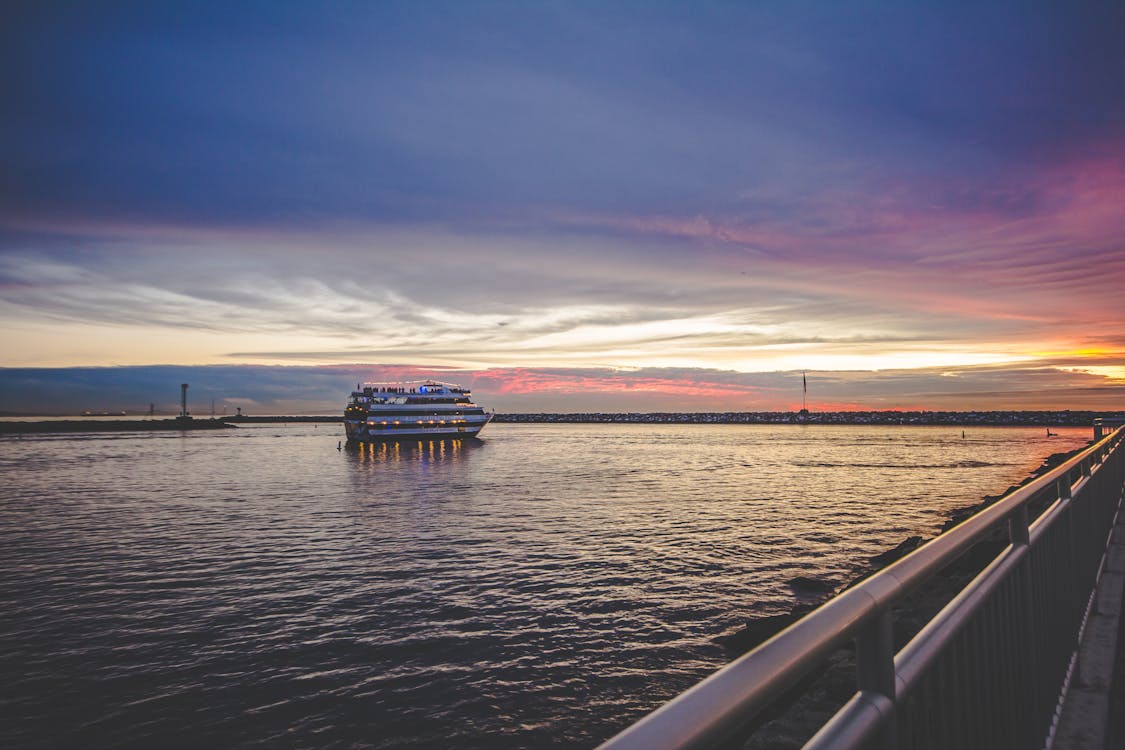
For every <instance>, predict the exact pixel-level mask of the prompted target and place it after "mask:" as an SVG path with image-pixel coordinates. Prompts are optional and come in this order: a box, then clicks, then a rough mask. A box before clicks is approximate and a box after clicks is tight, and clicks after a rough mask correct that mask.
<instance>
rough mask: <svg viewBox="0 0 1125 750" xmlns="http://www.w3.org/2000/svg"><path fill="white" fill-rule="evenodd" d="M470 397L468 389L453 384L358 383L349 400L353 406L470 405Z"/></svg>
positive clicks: (417, 382) (437, 382)
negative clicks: (358, 404)
mask: <svg viewBox="0 0 1125 750" xmlns="http://www.w3.org/2000/svg"><path fill="white" fill-rule="evenodd" d="M471 395H472V393H471V391H470V390H469V389H468V388H463V387H461V386H459V385H455V384H453V383H442V382H439V381H436V380H417V381H405V382H404V381H394V382H369V383H358V384H356V389H355V390H354V391H352V394H351V399H352V403H353V404H355V403H363V404H390V403H394V404H406V403H415V404H416V403H427V404H437V403H457V404H469V403H472V401H471V398H470V397H471Z"/></svg>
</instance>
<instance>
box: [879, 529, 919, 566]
mask: <svg viewBox="0 0 1125 750" xmlns="http://www.w3.org/2000/svg"><path fill="white" fill-rule="evenodd" d="M921 545H922V537H920V536H912V537H910V538H908V539H904V540H902V542H901V543H899V545H898V546H897V547H895V548H894V549H890V550H887V551H886V552H883V553H882V554H879V555H875V556H874V557H870V558H868V561H869V562H870V563H871V564H872V565H878V566H879V567H883V566H886V565H890V564H891V563H893V562H894V561H895V560H897V559H899V558H900V557H906V555H907V554H909V553H911V552H913V551H914V550H916V549H918V547H920V546H921Z"/></svg>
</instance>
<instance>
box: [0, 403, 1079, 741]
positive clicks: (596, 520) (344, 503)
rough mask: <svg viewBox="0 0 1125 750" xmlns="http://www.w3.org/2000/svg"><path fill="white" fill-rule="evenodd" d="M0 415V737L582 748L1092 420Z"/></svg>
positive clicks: (1072, 439)
mask: <svg viewBox="0 0 1125 750" xmlns="http://www.w3.org/2000/svg"><path fill="white" fill-rule="evenodd" d="M1058 432H1059V433H1061V434H1060V435H1059V436H1058V437H1055V438H1051V439H1047V438H1046V436H1045V431H1044V430H1042V429H1032V428H977V429H970V430H968V434H967V437H966V439H964V440H963V439H962V438H961V431H960V428H938V427H919V428H909V427H900V428H895V427H828V426H816V427H798V426H765V425H717V426H708V425H660V426H647V425H515V424H494V425H490V426H489V427H488V428H487V429H486V431H485V433H484V438H485V439H484V440H482V441H480V442H472V443H453V444H448V445H442V444H426V445H423V446H421V447H418V446H415V447H398V448H395V447H384V448H381V449H378V450H376V451H374V452H363V453H349V452H346V451H344V452H338V451H337V450H336V447H337V441H338V440H339V439H340V434H339V433H340V427H339V426H337V425H321V426H316V427H314V426H313V425H291V426H283V425H264V426H255V427H242V428H239V429H237V430H230V431H224V432H221V433H215V432H200V433H186V434H183V435H179V434H164V433H151V434H136V435H127V434H104V435H83V436H72V435H68V436H36V437H24V438H22V439H19V438H5V439H2V440H0V562H2V563H3V570H4V575H3V576H2V579H0V601H2V602H3V609H2V611H0V670H2V672H3V674H4V676H5V677H4V679H3V681H0V716H3V720H2V721H0V746H2V747H57V746H84V747H109V746H113V747H151V746H154V745H176V746H180V745H182V746H201V745H206V744H212V745H216V746H224V747H225V746H235V747H254V746H270V747H273V746H286V747H379V748H393V747H411V748H444V747H453V746H456V747H464V748H474V747H481V748H483V747H488V748H494V747H496V748H522V747H575V746H577V747H582V746H590V745H593V744H596V743H597V742H598V741H600V740H603V739H605V738H607V737H609V736H611V735H612V734H614V733H615V732H616V731H618V730H620V729H621V728H623V727H624V726H626V725H627V724H628V723H630V722H631V721H632V720H634V719H636V718H638V717H639V716H641V715H643V714H644V713H646V712H647V711H648V710H650V709H652V708H654V707H655V706H656V705H658V704H659V703H661V702H663V701H664V700H666V699H667V698H669V697H671V696H673V695H675V694H676V693H678V692H680V691H681V690H683V689H685V688H686V687H688V686H690V685H691V684H693V683H694V682H696V681H697V680H698V679H700V678H701V677H703V676H705V675H706V674H709V673H710V672H711V671H713V670H714V669H716V668H717V667H719V666H721V665H722V664H723V663H725V662H726V660H727V659H728V658H729V655H728V654H726V653H725V652H724V650H723V649H722V648H721V647H720V646H718V645H717V644H716V642H715V638H716V636H718V635H720V634H722V633H724V632H730V631H732V630H734V629H737V628H738V627H739V626H741V625H742V624H743V623H744V621H745V619H746V617H748V616H752V615H760V614H773V613H777V612H781V611H787V610H788V609H789V608H790V607H791V606H792V604H793V603H794V594H793V591H792V590H791V589H790V588H789V587H788V586H787V585H786V581H787V580H789V579H791V578H793V577H795V576H798V575H804V576H816V577H820V578H825V579H828V580H832V581H837V582H842V581H845V580H847V579H848V578H849V577H850V576H851V575H853V574H854V572H855V570H856V569H857V567H858V566H859V565H861V564H862V563H863V561H864V560H865V558H867V557H869V556H871V555H874V554H877V553H879V552H882V551H884V550H885V549H887V548H889V547H891V546H893V545H895V544H897V543H898V542H899V541H900V540H901V539H902V538H904V537H906V536H910V535H912V534H922V535H926V536H929V535H932V534H934V533H936V531H937V530H938V529H939V528H940V526H941V524H942V522H943V521H944V520H945V517H946V513H947V512H948V511H949V510H950V509H952V508H956V507H960V506H964V505H967V504H970V503H973V502H976V501H978V500H979V499H980V498H981V496H983V495H986V494H995V493H998V492H1000V491H1002V490H1004V489H1005V488H1006V487H1007V486H1008V485H1010V484H1012V483H1014V482H1016V481H1018V480H1019V479H1021V478H1022V477H1024V476H1025V475H1026V474H1027V473H1028V472H1029V471H1030V470H1031V469H1033V468H1035V467H1036V466H1037V465H1038V464H1039V463H1040V461H1041V460H1042V459H1043V458H1044V457H1045V456H1046V455H1048V454H1050V453H1052V452H1058V451H1063V450H1069V449H1072V448H1076V447H1079V446H1081V445H1083V444H1085V443H1086V441H1087V440H1088V438H1089V430H1088V429H1063V428H1059V429H1058Z"/></svg>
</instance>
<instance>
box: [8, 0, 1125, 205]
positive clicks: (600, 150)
mask: <svg viewBox="0 0 1125 750" xmlns="http://www.w3.org/2000/svg"><path fill="white" fill-rule="evenodd" d="M1123 16H1125V11H1123V10H1122V6H1121V5H1120V4H1119V3H1068V4H1050V3H1038V2H1012V3H987V4H979V3H952V4H951V3H925V4H920V3H909V4H893V3H861V4H837V3H813V2H796V3H776V4H724V3H704V4H695V3H692V4H655V3H610V4H564V3H559V4H542V3H535V4H527V3H514V2H513V3H405V2H403V3H377V4H375V3H331V4H326V5H318V4H311V5H310V4H296V3H273V2H244V3H188V4H180V3H172V4H152V3H132V2H121V3H96V4H76V3H26V4H24V6H23V7H17V8H15V9H14V10H9V11H8V15H7V19H6V20H7V22H6V23H4V24H0V27H2V28H3V31H0V35H2V36H0V46H2V47H3V50H4V51H3V53H2V54H3V56H4V58H3V63H4V64H3V65H2V66H0V67H2V69H3V72H2V73H0V75H3V79H2V96H3V102H2V106H3V111H4V117H3V121H2V123H3V124H2V125H0V135H2V136H3V137H2V138H0V201H2V204H3V205H2V210H3V214H4V218H6V219H9V220H11V219H13V218H28V217H39V218H46V219H52V220H60V221H61V220H66V219H70V218H75V217H82V218H91V217H98V218H103V219H104V218H112V219H115V220H132V221H158V220H159V221H184V222H193V223H206V224H262V223H269V224H274V225H277V224H287V223H295V224H304V223H317V222H326V221H331V220H335V219H347V220H373V221H379V222H391V221H396V222H399V221H406V222H452V221H456V222H462V223H463V222H466V221H484V222H489V221H491V222H497V221H501V220H505V219H510V218H511V217H513V216H521V215H525V214H526V213H527V212H528V211H529V210H531V209H540V210H571V211H590V210H600V211H610V212H620V211H635V212H647V213H653V212H668V211H673V210H675V211H679V212H681V213H683V212H686V213H691V212H695V211H706V210H711V211H732V210H742V211H745V212H746V215H747V216H748V217H753V216H755V215H756V214H757V213H759V212H760V211H761V210H763V209H762V208H761V207H758V206H756V205H753V203H752V202H751V203H750V204H747V201H746V200H745V199H744V198H741V197H740V196H743V195H744V194H745V193H746V191H755V190H762V189H765V188H768V189H769V190H770V191H772V192H773V194H775V195H780V196H782V197H783V198H784V199H785V200H783V202H782V210H784V211H785V212H788V213H790V214H793V213H795V212H796V211H797V208H796V207H795V206H794V203H793V201H794V200H797V199H799V198H800V197H802V196H807V195H808V194H810V193H814V194H815V193H818V192H830V191H832V190H853V191H858V192H859V193H861V194H862V193H864V192H866V191H872V190H877V189H879V188H878V186H880V185H884V184H885V183H886V181H888V180H892V179H893V180H900V181H906V182H911V181H920V182H923V183H925V182H926V181H929V180H933V181H937V182H939V183H940V182H943V181H946V180H953V181H954V182H955V183H956V182H957V181H958V180H963V179H964V178H965V176H966V175H971V176H980V175H988V174H990V173H992V174H994V175H995V174H996V173H999V174H1001V175H1005V174H1007V173H1008V172H1007V171H1006V170H1009V169H1011V168H1013V165H1019V164H1023V163H1026V162H1028V161H1030V162H1032V163H1034V162H1035V161H1036V160H1043V159H1047V158H1064V157H1066V156H1068V154H1069V152H1072V151H1074V150H1075V149H1079V150H1080V149H1082V148H1085V147H1086V146H1084V145H1083V144H1096V143H1102V142H1104V141H1105V140H1106V139H1110V138H1115V137H1116V136H1117V134H1118V133H1120V132H1121V127H1122V125H1123V124H1125V103H1123V101H1125V100H1123V98H1122V97H1120V95H1119V92H1118V90H1117V89H1118V87H1119V84H1120V81H1121V80H1122V79H1123V78H1125V53H1123V52H1122V48H1123V45H1120V43H1119V40H1118V39H1117V38H1116V37H1115V31H1114V30H1119V29H1120V28H1122V26H1123V24H1122V21H1125V17H1123ZM940 189H941V190H946V191H948V190H949V189H950V188H940ZM1017 204H1018V200H1017ZM1016 210H1022V209H1021V207H1020V205H1017V206H1016Z"/></svg>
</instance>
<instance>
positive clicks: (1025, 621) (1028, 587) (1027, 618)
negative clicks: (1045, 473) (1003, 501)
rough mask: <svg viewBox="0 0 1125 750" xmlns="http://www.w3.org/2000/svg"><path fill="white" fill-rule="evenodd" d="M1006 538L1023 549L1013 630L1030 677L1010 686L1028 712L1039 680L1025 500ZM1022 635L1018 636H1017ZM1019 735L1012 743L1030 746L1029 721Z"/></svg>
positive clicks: (1018, 703)
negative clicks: (1017, 614) (1016, 626)
mask: <svg viewBox="0 0 1125 750" xmlns="http://www.w3.org/2000/svg"><path fill="white" fill-rule="evenodd" d="M1008 538H1009V539H1010V540H1011V543H1012V548H1013V550H1020V551H1022V552H1023V559H1022V560H1020V562H1019V566H1018V567H1017V568H1016V576H1017V577H1018V579H1019V580H1018V585H1019V612H1020V620H1021V623H1020V624H1021V625H1022V627H1021V628H1019V630H1018V631H1017V632H1016V633H1014V634H1013V635H1015V636H1016V637H1017V639H1018V640H1020V641H1021V643H1020V649H1019V650H1020V651H1022V652H1023V659H1024V665H1025V667H1026V671H1025V672H1024V674H1025V675H1026V676H1027V677H1028V678H1030V679H1023V680H1017V681H1016V684H1015V685H1013V688H1014V690H1015V691H1016V695H1015V704H1016V706H1017V707H1019V708H1022V710H1024V711H1029V712H1030V711H1032V710H1033V707H1034V706H1035V705H1036V703H1037V701H1036V690H1035V685H1036V683H1037V681H1038V679H1039V658H1038V657H1039V649H1038V637H1037V635H1038V633H1037V624H1036V622H1037V613H1036V612H1035V589H1034V585H1033V584H1032V580H1031V577H1032V571H1031V529H1030V524H1029V523H1028V513H1027V503H1023V504H1022V505H1020V506H1019V507H1018V508H1016V509H1015V511H1013V512H1012V515H1011V516H1009V517H1008ZM1021 636H1022V637H1021ZM1019 731H1020V733H1021V734H1022V736H1021V737H1020V738H1019V741H1018V742H1017V743H1016V746H1018V747H1025V748H1026V747H1030V746H1031V744H1032V740H1033V737H1034V729H1033V728H1032V725H1031V723H1030V722H1024V723H1023V724H1022V725H1021V727H1020V730H1019Z"/></svg>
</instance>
